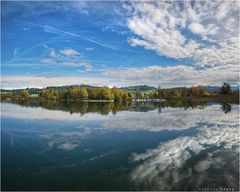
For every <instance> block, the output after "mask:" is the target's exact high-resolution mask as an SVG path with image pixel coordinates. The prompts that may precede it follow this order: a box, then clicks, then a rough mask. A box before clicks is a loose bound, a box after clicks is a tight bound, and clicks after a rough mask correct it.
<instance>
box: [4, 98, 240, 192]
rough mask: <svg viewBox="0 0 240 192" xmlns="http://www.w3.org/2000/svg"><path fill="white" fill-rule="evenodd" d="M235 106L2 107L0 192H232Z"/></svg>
mask: <svg viewBox="0 0 240 192" xmlns="http://www.w3.org/2000/svg"><path fill="white" fill-rule="evenodd" d="M238 107H239V106H238V105H234V104H233V105H230V104H226V103H222V104H217V103H207V102H195V101H176V102H166V103H76V102H41V101H24V102H17V101H16V102H15V103H2V106H1V116H2V156H3V158H2V163H3V164H2V167H3V173H4V177H3V178H4V180H3V181H2V183H3V186H4V189H8V190H10V189H11V190H16V189H22V190H34V189H38V190H49V189H52V190H60V189H61V190H198V188H200V187H203V188H204V187H232V188H234V189H235V190H238V189H239V188H238V178H239V171H238V170H239V169H238V167H239V162H238V161H239V128H238V126H239V125H238V119H239V113H238ZM73 175H74V178H76V179H70V178H73ZM42 183H44V185H42ZM93 183H94V185H93ZM69 186H74V187H69Z"/></svg>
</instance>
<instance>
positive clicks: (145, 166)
mask: <svg viewBox="0 0 240 192" xmlns="http://www.w3.org/2000/svg"><path fill="white" fill-rule="evenodd" d="M132 160H133V161H140V162H141V163H140V165H138V166H137V167H136V168H135V169H134V171H133V172H132V173H131V179H132V180H133V181H134V183H135V184H137V185H140V186H139V187H141V189H143V190H144V189H145V190H146V189H150V190H178V189H179V188H181V189H182V190H198V189H199V188H203V187H206V186H208V187H212V188H219V187H225V188H226V187H229V186H231V187H232V188H235V190H237V189H238V178H239V177H238V175H239V172H238V170H239V167H238V166H239V164H238V161H239V130H238V127H230V128H229V127H228V128H223V127H218V126H210V127H207V126H205V127H203V128H201V129H199V130H198V132H197V134H196V135H193V136H190V137H189V136H188V137H180V138H177V139H174V140H171V141H169V142H166V143H163V144H160V145H159V146H158V147H157V148H155V149H148V150H146V152H144V153H139V154H133V156H132ZM189 164H191V166H189ZM223 169H224V175H220V174H222V171H223ZM222 177H224V179H223V178H222ZM230 178H231V179H230ZM221 180H225V181H224V182H223V183H222V184H221ZM183 184H184V185H183ZM181 185H182V186H181Z"/></svg>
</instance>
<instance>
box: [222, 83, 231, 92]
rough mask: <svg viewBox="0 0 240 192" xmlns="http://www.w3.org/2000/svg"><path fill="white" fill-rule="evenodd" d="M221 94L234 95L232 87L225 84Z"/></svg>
mask: <svg viewBox="0 0 240 192" xmlns="http://www.w3.org/2000/svg"><path fill="white" fill-rule="evenodd" d="M221 93H222V94H225V95H227V94H230V93H232V90H231V86H230V84H229V83H226V82H224V83H223V84H222V88H221Z"/></svg>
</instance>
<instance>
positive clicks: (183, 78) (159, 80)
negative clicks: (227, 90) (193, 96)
mask: <svg viewBox="0 0 240 192" xmlns="http://www.w3.org/2000/svg"><path fill="white" fill-rule="evenodd" d="M206 52H207V50H206ZM206 54H207V55H210V54H211V52H208V53H206ZM200 59H202V60H203V59H211V57H210V56H209V57H207V56H206V57H204V56H203V57H202V58H200ZM222 62H223V61H222ZM104 75H105V76H107V77H115V78H117V79H119V80H124V81H125V82H127V83H128V85H131V84H133V85H134V84H149V85H153V86H158V85H161V86H162V87H175V86H192V85H199V84H202V85H218V86H220V85H221V84H222V83H223V82H224V81H228V82H230V83H231V84H232V85H237V84H238V75H239V67H238V66H237V65H230V64H226V65H225V66H224V65H221V66H214V67H212V68H204V69H198V68H196V67H193V66H186V65H177V66H169V67H161V66H149V67H142V68H125V69H107V70H104Z"/></svg>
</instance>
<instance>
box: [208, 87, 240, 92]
mask: <svg viewBox="0 0 240 192" xmlns="http://www.w3.org/2000/svg"><path fill="white" fill-rule="evenodd" d="M239 88H240V87H239V86H231V89H232V90H233V91H239ZM206 89H207V91H208V92H209V93H219V92H220V91H221V87H220V86H206Z"/></svg>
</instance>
